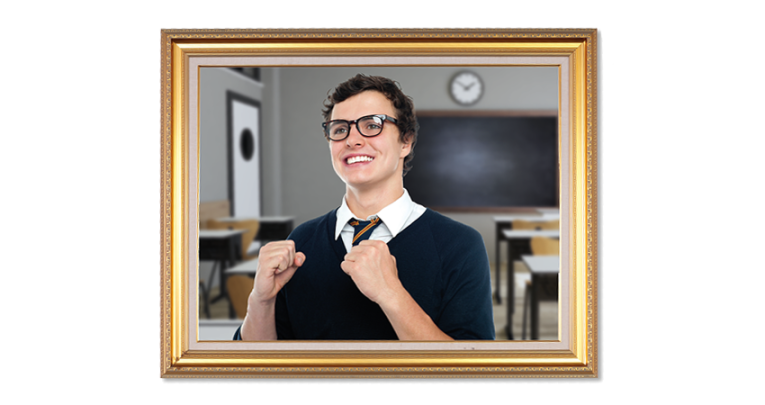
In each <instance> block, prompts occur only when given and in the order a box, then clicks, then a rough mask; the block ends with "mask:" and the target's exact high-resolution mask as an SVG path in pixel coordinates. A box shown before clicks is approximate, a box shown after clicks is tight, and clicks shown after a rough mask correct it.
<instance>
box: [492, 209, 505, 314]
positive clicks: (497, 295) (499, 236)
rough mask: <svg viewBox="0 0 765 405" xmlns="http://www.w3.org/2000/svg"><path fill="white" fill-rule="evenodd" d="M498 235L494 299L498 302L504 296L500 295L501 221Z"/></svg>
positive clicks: (497, 229)
mask: <svg viewBox="0 0 765 405" xmlns="http://www.w3.org/2000/svg"><path fill="white" fill-rule="evenodd" d="M495 228H496V235H495V236H494V241H495V242H494V256H495V259H496V261H495V262H494V288H495V291H494V299H495V300H496V301H497V304H501V303H502V297H501V296H500V295H499V290H500V284H499V283H500V276H499V266H500V264H499V242H500V240H501V238H502V236H503V235H502V225H500V223H499V222H497V223H496V226H495Z"/></svg>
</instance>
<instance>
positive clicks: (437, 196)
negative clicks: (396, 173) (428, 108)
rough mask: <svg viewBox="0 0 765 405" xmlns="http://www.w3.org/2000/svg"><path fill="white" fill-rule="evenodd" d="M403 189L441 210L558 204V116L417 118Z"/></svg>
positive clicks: (425, 204) (421, 202)
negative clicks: (416, 134) (417, 125)
mask: <svg viewBox="0 0 765 405" xmlns="http://www.w3.org/2000/svg"><path fill="white" fill-rule="evenodd" d="M418 122H419V124H420V130H419V137H418V140H417V144H416V145H415V150H414V151H415V155H414V160H413V161H412V163H413V165H412V170H411V171H410V172H409V173H408V174H407V175H406V176H405V177H404V187H406V189H407V190H408V191H409V194H410V195H411V196H412V199H413V200H414V201H415V202H417V203H419V204H422V205H424V206H426V207H429V208H434V209H440V210H449V209H454V210H460V211H470V210H476V211H485V210H487V209H497V208H500V209H501V208H510V207H557V206H558V190H559V187H558V181H559V179H558V124H557V117H555V116H533V117H530V116H418Z"/></svg>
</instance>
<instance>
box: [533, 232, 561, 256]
mask: <svg viewBox="0 0 765 405" xmlns="http://www.w3.org/2000/svg"><path fill="white" fill-rule="evenodd" d="M530 244H531V254H533V255H537V256H545V255H548V256H549V255H553V256H558V255H560V239H553V238H545V237H542V236H536V237H533V238H531V242H530Z"/></svg>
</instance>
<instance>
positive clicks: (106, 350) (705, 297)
mask: <svg viewBox="0 0 765 405" xmlns="http://www.w3.org/2000/svg"><path fill="white" fill-rule="evenodd" d="M30 4H31V3H30ZM141 5H143V7H141ZM468 5H472V6H475V7H468ZM385 6H387V7H385V8H381V9H375V10H376V11H379V10H392V11H394V12H393V13H381V14H379V16H380V17H378V18H375V19H373V21H374V22H373V24H374V25H375V26H378V27H384V26H387V27H402V28H405V27H434V28H436V27H487V28H488V27H540V28H542V27H595V28H598V29H599V30H600V42H599V54H600V59H599V62H600V71H599V96H600V97H599V117H600V122H599V130H600V138H599V154H600V155H599V164H600V166H599V178H598V186H599V193H598V197H599V203H600V210H599V212H598V215H599V221H600V222H599V247H600V256H599V264H600V276H599V287H600V295H599V296H600V312H599V329H600V335H599V336H600V351H599V355H600V356H599V357H600V367H601V376H600V377H599V378H598V379H591V380H565V381H562V380H512V381H509V380H448V381H445V380H427V381H424V380H404V381H402V380H382V381H379V380H358V381H357V380H353V381H346V380H327V381H325V380H308V381H293V380H286V381H284V380H257V381H251V380H221V379H215V380H204V381H202V380H184V381H166V380H161V379H160V378H159V366H160V361H159V360H160V359H159V350H160V347H159V336H160V322H159V303H160V291H159V279H160V274H159V273H160V271H159V269H160V258H159V251H160V246H159V224H160V218H159V206H158V205H159V200H160V198H159V195H160V194H159V192H160V190H159V176H160V169H159V167H160V166H159V163H160V161H159V160H160V159H159V151H160V148H159V139H160V137H159V133H160V129H159V124H160V89H159V84H160V71H161V69H162V68H163V65H162V61H161V60H160V47H159V45H160V44H159V42H160V31H159V30H160V29H161V28H205V27H209V28H219V27H230V28H235V27H257V28H269V27H271V28H288V27H355V26H359V25H362V24H364V23H368V22H369V21H370V20H368V19H367V20H360V19H358V18H352V17H351V16H353V15H355V14H353V13H352V12H351V11H353V10H358V2H346V3H342V2H341V3H339V4H338V3H332V4H328V3H308V4H305V5H302V6H300V7H298V6H295V5H294V4H292V3H289V4H287V3H279V4H278V5H274V4H270V3H257V2H231V3H226V2H219V3H216V4H215V5H214V7H205V5H204V4H201V3H189V2H168V3H160V4H157V3H148V2H144V3H130V4H129V5H128V4H121V3H95V2H93V3H91V4H88V3H83V2H75V3H54V2H48V3H47V4H39V3H35V4H33V5H26V4H22V3H15V4H14V5H12V6H9V7H8V10H10V11H11V12H12V14H4V15H3V16H4V17H6V18H5V20H4V24H0V30H2V34H3V36H4V37H5V38H8V39H9V40H8V41H7V43H6V44H5V47H4V53H3V63H0V77H2V78H3V80H4V81H3V85H2V89H3V90H2V92H0V97H1V99H2V109H0V114H1V116H2V119H1V120H0V133H2V137H0V153H2V159H0V173H2V189H3V193H2V198H0V204H2V206H1V207H0V208H2V212H4V213H5V218H4V221H3V225H4V226H3V229H4V230H5V232H4V233H3V236H2V241H3V243H2V245H0V246H2V254H3V259H4V260H3V270H5V271H4V279H3V280H4V283H3V285H4V286H5V289H4V293H3V294H2V295H0V296H1V297H2V304H3V308H5V311H4V318H3V319H4V324H3V332H4V333H3V334H2V338H0V339H2V345H3V348H4V355H3V365H4V366H5V368H6V370H8V371H9V373H8V374H9V375H8V376H6V378H5V380H4V394H5V396H6V397H9V398H12V397H14V396H23V398H24V401H25V402H30V403H50V402H58V401H61V400H62V399H65V398H72V399H74V400H76V401H77V402H78V403H104V402H108V403H136V402H146V401H151V402H163V403H208V404H212V403H215V404H221V403H226V404H228V403H241V402H244V403H255V402H258V403H259V402H279V403H307V402H311V401H315V400H317V399H318V400H326V401H332V402H336V403H347V402H351V401H353V402H354V403H358V402H359V401H363V402H364V403H369V404H382V403H386V404H389V403H391V401H395V402H396V403H422V402H424V401H425V400H426V399H428V401H429V402H432V403H488V402H489V401H492V402H495V401H504V402H517V403H527V404H528V403H557V404H560V403H567V404H612V403H707V402H713V403H722V402H724V403H733V404H738V403H751V402H753V401H757V398H761V393H760V390H759V389H758V387H759V383H760V381H761V380H762V377H763V372H762V371H761V367H760V365H761V364H762V363H763V360H765V359H764V358H763V353H762V351H761V350H758V346H759V340H760V336H762V332H763V324H762V322H761V320H760V319H761V312H762V310H763V306H762V302H761V299H760V298H759V297H760V296H761V295H762V294H761V289H762V285H764V284H765V276H763V274H764V273H765V272H763V265H762V258H761V254H760V251H761V247H762V246H763V244H764V243H765V240H764V239H763V234H762V231H761V229H763V227H765V222H763V221H764V220H763V217H762V215H759V214H757V213H758V212H759V211H760V209H761V205H762V201H763V197H764V196H763V193H764V190H763V186H762V182H761V181H759V180H760V179H761V178H762V177H763V165H762V163H760V162H761V159H760V155H761V154H762V151H763V150H765V136H763V135H764V134H763V133H762V130H761V129H760V126H758V125H757V121H756V120H757V117H761V116H762V111H763V109H764V107H765V105H763V101H762V94H765V83H764V82H763V80H762V74H761V69H762V62H763V60H762V58H763V56H761V54H759V53H758V52H757V51H756V50H757V44H758V43H757V38H759V37H760V35H759V27H760V26H761V21H760V20H761V18H760V15H759V13H757V12H756V11H755V8H754V5H752V3H750V2H744V1H736V0H733V1H728V2H725V3H719V4H716V3H709V5H703V4H701V3H698V4H693V5H692V6H691V5H689V4H684V3H682V2H677V3H673V2H666V1H662V2H658V1H643V2H634V3H625V2H606V1H582V2H570V1H565V2H564V1H548V2H533V3H532V2H522V3H513V4H509V5H508V4H507V3H496V4H494V3H485V2H482V1H473V2H470V3H468V4H463V5H461V6H459V7H456V6H454V7H453V6H450V5H446V4H444V5H443V6H440V7H433V6H432V5H425V4H422V5H419V4H415V3H414V2H411V1H407V2H396V1H391V2H388V3H386V4H385ZM404 6H405V7H404ZM455 7H456V9H455ZM504 7H508V8H509V10H507V9H504ZM83 10H88V12H89V13H91V14H89V18H87V19H85V18H82V17H80V16H81V14H80V13H81V12H82V11H83ZM337 10H341V11H342V13H340V14H337ZM503 10H507V11H506V12H505V11H503ZM75 13H77V14H75ZM11 15H12V18H11ZM338 15H342V16H344V17H347V18H337V16H338ZM41 94H45V95H46V97H45V98H44V100H45V102H44V103H41V102H40V100H41V97H40V95H41ZM105 95H109V96H111V97H108V98H107V99H104V96H105ZM35 106H40V108H36V107H35ZM41 108H50V110H47V114H46V115H45V116H41V115H40V111H41ZM31 151H34V155H33V156H34V158H32V157H31V156H32V155H31ZM739 214H741V216H740V215H739ZM114 228H118V231H114ZM47 235H53V236H54V239H53V240H52V241H51V242H50V243H41V241H45V240H46V238H45V236H47ZM720 235H724V236H720ZM30 241H31V242H30ZM22 307H24V308H26V310H24V311H20V310H19V308H22ZM540 397H545V398H546V399H545V400H542V401H540V400H539V398H540Z"/></svg>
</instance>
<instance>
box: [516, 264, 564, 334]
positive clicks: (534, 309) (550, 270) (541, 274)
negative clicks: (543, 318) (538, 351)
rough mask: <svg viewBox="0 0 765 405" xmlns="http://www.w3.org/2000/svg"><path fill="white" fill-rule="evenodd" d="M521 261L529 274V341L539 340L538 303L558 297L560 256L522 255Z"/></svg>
mask: <svg viewBox="0 0 765 405" xmlns="http://www.w3.org/2000/svg"><path fill="white" fill-rule="evenodd" d="M522 260H523V263H525V264H526V267H528V268H529V271H530V272H531V299H530V302H529V304H530V305H531V340H539V301H540V300H541V298H542V297H556V298H557V297H558V273H560V256H532V255H523V256H522Z"/></svg>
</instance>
